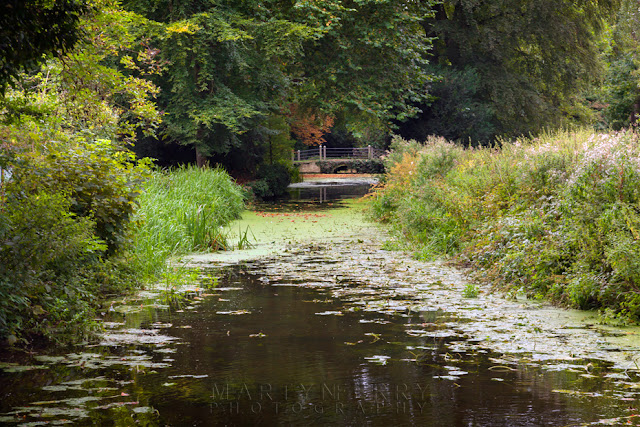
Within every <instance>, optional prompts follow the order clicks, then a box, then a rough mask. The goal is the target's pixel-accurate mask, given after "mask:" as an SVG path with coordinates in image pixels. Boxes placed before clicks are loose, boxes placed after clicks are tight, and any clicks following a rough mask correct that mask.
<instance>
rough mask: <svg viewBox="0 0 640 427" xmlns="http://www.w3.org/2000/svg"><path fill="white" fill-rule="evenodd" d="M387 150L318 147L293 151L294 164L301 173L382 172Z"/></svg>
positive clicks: (369, 147)
mask: <svg viewBox="0 0 640 427" xmlns="http://www.w3.org/2000/svg"><path fill="white" fill-rule="evenodd" d="M385 153H386V152H385V151H384V150H381V149H379V148H373V147H371V146H368V147H362V148H328V147H325V146H324V145H321V146H319V147H316V148H309V149H306V150H297V151H293V152H292V153H291V160H292V161H293V164H294V165H295V166H297V167H298V169H299V170H300V172H301V173H328V174H333V173H340V172H357V173H381V172H383V169H384V168H383V166H382V161H381V159H380V158H381V157H382V156H383V155H384V154H385Z"/></svg>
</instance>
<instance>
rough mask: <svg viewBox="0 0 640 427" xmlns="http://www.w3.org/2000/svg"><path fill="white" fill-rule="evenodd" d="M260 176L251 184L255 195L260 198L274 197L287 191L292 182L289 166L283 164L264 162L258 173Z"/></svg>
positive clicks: (257, 175)
mask: <svg viewBox="0 0 640 427" xmlns="http://www.w3.org/2000/svg"><path fill="white" fill-rule="evenodd" d="M256 177H257V178H258V179H257V180H256V181H254V182H252V183H251V184H250V186H251V190H252V191H253V194H254V196H256V197H257V198H259V199H273V198H277V197H281V196H283V195H285V194H286V193H287V187H288V186H289V184H290V183H291V173H290V172H289V168H288V167H287V166H285V165H281V164H274V165H269V164H263V165H261V166H260V168H259V169H258V172H257V174H256Z"/></svg>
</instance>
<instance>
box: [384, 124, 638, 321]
mask: <svg viewBox="0 0 640 427" xmlns="http://www.w3.org/2000/svg"><path fill="white" fill-rule="evenodd" d="M637 143H638V139H637V136H636V135H635V134H633V133H616V134H613V133H612V134H600V135H594V134H589V133H587V132H582V131H578V132H574V133H571V134H569V133H555V134H545V135H542V136H541V137H539V138H537V139H535V140H528V139H525V140H521V141H517V142H515V143H508V142H502V143H501V148H500V149H488V148H483V149H468V150H463V149H462V148H460V147H458V146H455V145H453V144H451V143H447V142H445V141H442V140H434V139H431V140H430V141H429V142H428V143H427V144H425V145H423V146H419V145H417V144H416V143H415V142H405V143H404V144H403V143H402V141H401V140H399V139H396V140H395V141H394V147H396V152H392V153H391V155H390V156H389V157H388V159H387V168H388V171H389V175H388V177H387V179H386V182H385V184H384V186H383V187H381V188H380V189H379V190H378V191H377V193H376V197H375V199H374V204H373V214H374V215H375V216H376V217H377V218H379V219H380V220H383V221H389V222H391V223H392V226H393V229H394V230H395V232H396V233H397V234H398V235H399V236H402V237H403V238H405V239H407V240H409V241H410V242H412V244H413V245H414V246H415V244H416V243H417V244H419V247H420V249H419V250H418V251H417V252H416V255H417V256H418V257H420V258H433V257H437V256H443V255H444V256H447V255H449V256H456V257H457V259H458V260H460V261H461V262H464V263H465V264H467V265H472V266H474V267H475V268H476V269H478V270H480V271H482V274H481V276H482V278H483V279H485V280H488V281H491V282H493V283H497V284H499V285H501V286H502V287H504V288H505V289H511V290H516V289H523V290H524V291H525V292H526V293H527V294H528V295H530V296H533V297H539V296H546V297H548V298H550V299H553V300H556V301H558V302H561V303H564V304H567V305H569V306H572V307H577V308H582V309H591V308H603V309H604V308H610V309H611V310H613V312H615V313H621V314H620V315H621V316H623V317H627V318H629V319H632V320H636V321H637V320H638V319H640V304H639V303H638V298H637V292H638V289H639V286H640V274H639V273H638V272H639V271H640V245H639V244H638V241H640V211H638V206H640V190H639V188H640V186H639V185H638V183H639V182H640V168H639V166H638V165H640V161H639V160H640V151H639V150H638V145H637Z"/></svg>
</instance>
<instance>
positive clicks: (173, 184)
mask: <svg viewBox="0 0 640 427" xmlns="http://www.w3.org/2000/svg"><path fill="white" fill-rule="evenodd" d="M139 200H140V208H139V209H138V211H137V213H136V216H135V223H136V224H137V225H136V227H135V229H134V231H133V233H134V243H135V244H134V246H133V248H132V251H131V252H132V256H133V258H134V260H135V262H136V264H137V265H138V266H139V269H140V271H141V272H142V273H143V275H144V276H146V277H149V278H153V277H154V276H155V275H157V274H161V273H162V271H164V270H165V269H166V268H167V266H166V261H167V259H168V258H169V257H171V256H176V255H181V254H186V253H189V252H194V251H207V250H218V249H225V248H228V247H229V244H228V242H227V233H226V232H225V229H224V227H225V226H226V225H227V224H228V223H229V222H231V221H232V220H234V219H236V218H238V217H239V215H240V212H241V211H242V210H243V209H244V193H243V191H242V189H241V188H240V187H239V186H238V185H237V184H235V183H234V182H233V181H232V179H231V178H230V177H229V175H228V174H227V173H226V172H225V171H223V170H222V169H201V168H197V167H181V168H178V169H174V170H170V171H165V172H163V171H156V172H154V173H153V174H152V175H151V178H150V179H149V180H148V181H147V182H146V184H145V188H144V191H143V192H142V194H141V195H140V198H139Z"/></svg>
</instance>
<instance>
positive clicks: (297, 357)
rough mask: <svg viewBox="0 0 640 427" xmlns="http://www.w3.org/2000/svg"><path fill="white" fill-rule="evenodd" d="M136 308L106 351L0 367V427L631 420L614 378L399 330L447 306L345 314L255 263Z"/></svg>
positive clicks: (429, 321) (326, 295)
mask: <svg viewBox="0 0 640 427" xmlns="http://www.w3.org/2000/svg"><path fill="white" fill-rule="evenodd" d="M350 286H351V285H350ZM139 303H140V305H142V307H143V309H142V310H138V311H133V312H130V313H128V314H120V313H116V314H114V315H112V316H110V319H109V320H110V321H111V322H113V323H109V325H111V326H114V327H115V328H116V332H114V333H113V334H111V335H107V336H106V338H105V342H104V343H103V344H102V345H100V346H97V347H93V348H85V349H82V352H80V351H76V352H74V353H71V354H69V353H67V354H61V355H59V356H57V357H56V355H51V356H47V357H44V358H43V357H39V358H37V359H32V360H30V361H29V363H30V364H31V365H32V367H34V368H35V367H40V368H46V369H32V370H24V371H22V372H5V373H3V374H0V380H1V383H0V384H1V385H0V394H1V395H2V396H3V399H2V403H0V413H2V414H4V415H3V416H2V418H0V421H2V422H9V421H13V422H18V421H25V422H33V421H45V420H58V421H61V420H71V421H73V422H74V423H77V424H85V425H90V424H109V423H111V422H114V420H120V421H118V422H124V421H123V420H129V421H132V419H137V420H140V421H141V422H142V423H146V424H151V425H177V426H180V425H238V426H242V425H255V424H263V425H289V424H294V425H312V424H313V425H321V424H334V425H367V424H371V425H438V426H444V425H451V426H455V425H492V426H494V425H505V426H506V425H508V426H514V425H522V426H531V425H576V424H580V423H582V422H591V421H596V420H599V419H602V418H608V417H613V416H621V415H627V414H628V412H627V408H628V407H629V402H628V401H624V400H620V399H619V398H617V397H616V393H621V391H616V390H615V389H616V384H615V383H616V381H619V380H620V378H618V379H616V375H619V376H620V375H622V373H613V374H615V375H612V376H607V375H602V373H603V372H607V368H606V367H603V366H598V367H593V368H592V369H593V372H596V370H599V371H598V372H596V373H598V374H599V375H585V373H586V372H587V371H586V370H584V369H582V370H580V369H566V370H543V369H541V368H540V367H536V366H529V365H526V364H512V363H510V362H509V361H507V360H506V359H500V357H501V356H500V355H497V354H491V353H489V352H483V351H474V352H469V353H468V352H463V351H461V352H452V351H451V350H450V346H447V344H450V343H451V341H452V340H460V337H457V336H451V335H448V334H438V333H434V334H430V335H429V336H424V334H423V336H412V335H411V334H407V328H409V329H418V328H420V329H425V328H426V329H427V330H432V331H435V332H437V331H439V330H441V327H442V326H444V325H446V324H447V322H449V321H450V320H451V318H450V317H449V316H448V315H447V313H446V312H442V311H431V312H424V313H419V312H417V313H403V314H402V315H385V314H381V313H379V312H368V311H360V310H347V309H345V308H346V306H345V304H344V302H343V301H340V300H339V299H336V298H335V297H333V296H332V295H331V293H330V290H329V289H310V288H306V287H301V286H292V284H291V283H286V281H282V283H281V281H280V280H279V279H278V277H265V276H262V275H261V266H260V265H259V264H255V265H242V266H236V267H233V268H228V269H227V270H226V272H225V273H224V276H223V277H222V279H221V281H220V287H219V288H218V289H214V290H209V291H199V292H197V293H193V294H191V297H190V298H188V299H186V300H183V301H182V302H180V303H178V304H177V305H176V304H175V303H174V305H173V308H172V309H165V308H163V307H162V306H160V307H159V308H154V307H153V306H152V304H153V303H152V302H136V303H135V305H133V306H131V307H139V306H138V304H139ZM125 311H126V310H125ZM496 361H498V362H496ZM22 363H23V364H24V363H26V361H24V360H23V361H22ZM9 371H10V369H9ZM627 380H629V378H628V377H627ZM618 388H619V387H618ZM576 390H579V391H576ZM605 390H608V391H605Z"/></svg>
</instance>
